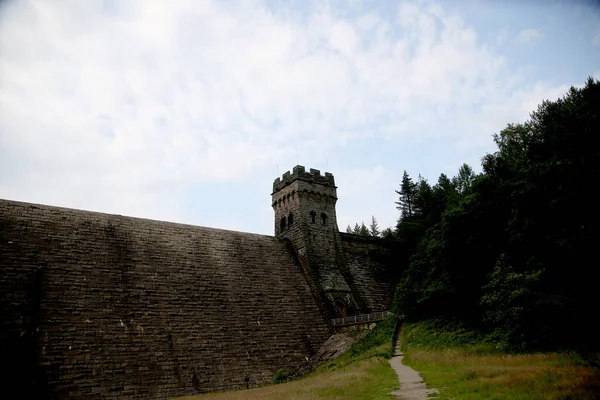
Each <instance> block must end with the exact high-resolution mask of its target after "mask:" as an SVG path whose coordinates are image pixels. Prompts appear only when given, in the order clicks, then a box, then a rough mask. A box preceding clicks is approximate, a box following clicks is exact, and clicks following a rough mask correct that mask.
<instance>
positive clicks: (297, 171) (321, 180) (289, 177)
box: [273, 165, 337, 193]
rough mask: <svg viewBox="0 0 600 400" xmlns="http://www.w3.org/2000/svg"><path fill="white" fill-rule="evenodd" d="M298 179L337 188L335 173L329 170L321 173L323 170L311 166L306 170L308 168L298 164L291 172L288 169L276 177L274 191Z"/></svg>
mask: <svg viewBox="0 0 600 400" xmlns="http://www.w3.org/2000/svg"><path fill="white" fill-rule="evenodd" d="M297 180H302V181H305V182H310V183H317V184H319V185H323V186H329V187H332V188H337V187H336V186H335V181H334V179H333V175H332V174H330V173H329V172H325V175H321V171H319V170H318V169H313V168H311V169H310V170H309V172H306V168H304V166H302V165H296V166H295V167H294V168H293V169H292V172H291V173H290V171H287V172H286V173H284V174H283V176H282V177H281V178H277V179H275V181H274V182H273V193H275V192H277V191H278V190H281V189H283V188H284V187H286V186H288V185H289V184H291V183H292V182H294V181H297Z"/></svg>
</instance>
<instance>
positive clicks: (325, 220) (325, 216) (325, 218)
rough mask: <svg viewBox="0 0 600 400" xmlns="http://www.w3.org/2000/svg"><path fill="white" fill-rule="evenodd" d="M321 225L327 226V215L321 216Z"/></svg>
mask: <svg viewBox="0 0 600 400" xmlns="http://www.w3.org/2000/svg"><path fill="white" fill-rule="evenodd" d="M321 225H327V215H325V214H321Z"/></svg>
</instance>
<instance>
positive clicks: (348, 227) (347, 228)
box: [346, 225, 354, 233]
mask: <svg viewBox="0 0 600 400" xmlns="http://www.w3.org/2000/svg"><path fill="white" fill-rule="evenodd" d="M346 233H354V232H353V231H352V228H350V225H348V226H347V227H346Z"/></svg>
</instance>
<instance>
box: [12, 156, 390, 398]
mask: <svg viewBox="0 0 600 400" xmlns="http://www.w3.org/2000/svg"><path fill="white" fill-rule="evenodd" d="M273 190H274V192H273V194H272V196H273V203H272V205H273V209H274V211H275V233H276V237H271V236H264V235H255V234H249V233H241V232H232V231H225V230H220V229H212V228H204V227H198V226H190V225H183V224H175V223H168V222H160V221H151V220H146V219H139V218H131V217H123V216H119V215H108V214H101V213H94V212H87V211H80V210H71V209H66V208H58V207H51V206H43V205H36V204H28V203H20V202H16V201H8V200H0V367H1V368H2V370H1V371H0V390H1V391H2V393H11V391H13V390H14V392H17V393H19V394H20V397H23V398H60V399H62V398H109V399H112V398H115V399H116V398H119V399H141V398H144V399H145V398H165V397H172V396H180V395H186V394H194V393H199V392H207V391H217V390H226V389H235V388H245V387H246V386H247V385H248V386H250V387H252V386H257V385H260V384H268V383H271V382H272V379H273V375H274V373H275V372H276V371H277V370H278V369H280V368H281V369H284V370H286V371H287V372H288V373H291V374H295V373H297V372H301V371H306V370H309V369H310V367H311V365H317V364H318V363H319V359H322V358H323V357H325V356H326V355H323V354H320V355H319V356H318V357H316V359H315V360H314V361H315V362H314V364H311V365H307V358H308V360H311V359H312V358H314V356H315V352H316V351H317V349H319V348H320V346H321V345H322V344H323V343H324V342H325V341H326V340H327V338H328V337H329V333H330V328H331V326H330V321H329V318H333V317H336V316H344V315H354V314H359V313H369V312H372V311H383V310H386V309H388V308H389V306H390V304H391V301H392V297H393V293H394V286H395V283H396V281H397V277H398V274H399V268H398V267H399V266H397V265H396V264H395V262H394V261H395V256H394V251H395V248H396V247H395V246H396V244H395V243H392V242H389V241H384V240H376V239H365V238H362V237H360V236H356V235H346V234H340V233H339V231H338V226H337V218H336V213H335V204H336V201H337V194H336V186H335V182H334V178H333V175H331V174H330V173H325V174H324V175H321V173H320V171H318V170H314V169H311V170H310V171H309V172H306V171H305V169H304V167H302V166H296V167H294V169H293V171H292V173H289V172H287V173H285V174H284V175H283V177H282V178H281V179H279V178H278V179H276V180H275V182H274V183H273ZM327 348H328V347H324V349H327ZM323 351H326V350H323ZM322 356H323V357H322ZM325 358H326V357H325Z"/></svg>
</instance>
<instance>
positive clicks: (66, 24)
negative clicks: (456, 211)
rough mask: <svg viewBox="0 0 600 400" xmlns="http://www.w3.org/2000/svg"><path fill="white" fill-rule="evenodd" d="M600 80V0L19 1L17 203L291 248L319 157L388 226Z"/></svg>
mask: <svg viewBox="0 0 600 400" xmlns="http://www.w3.org/2000/svg"><path fill="white" fill-rule="evenodd" d="M589 76H593V77H596V78H600V2H598V1H592V0H590V1H567V0H565V1H552V0H546V1H542V0H537V1H536V0H530V1H527V0H525V1H516V0H503V1H492V0H490V1H485V0H460V1H459V0H445V1H440V2H435V1H389V2H385V1H359V0H347V1H333V0H332V1H314V2H310V1H306V0H298V1H284V0H270V1H250V0H248V1H226V0H218V1H210V0H207V1H202V0H190V1H184V0H181V1H180V0H171V1H164V0H137V1H136V0H122V1H118V0H86V1H75V0H73V1H69V0H58V1H46V0H37V1H34V0H18V1H17V0H14V1H11V0H8V1H6V0H5V1H2V2H0V198H3V199H10V200H19V201H26V202H32V203H41V204H48V205H54V206H61V207H69V208H78V209H84V210H91V211H99V212H106V213H111V214H121V215H128V216H135V217H142V218H150V219H156V220H165V221H173V222H180V223H186V224H192V225H201V226H209V227H216V228H223V229H231V230H237V231H244V232H254V233H260V234H266V235H272V234H273V230H274V221H273V210H272V209H271V191H272V185H273V180H274V179H275V178H277V177H278V176H280V175H282V174H283V173H284V172H286V171H288V170H291V169H292V168H293V166H294V165H296V164H300V165H304V166H305V167H306V168H307V170H308V169H309V168H315V169H319V170H320V171H321V173H324V172H326V171H327V172H331V173H332V174H333V175H334V177H335V181H336V185H337V186H338V202H337V219H338V226H339V228H340V230H342V231H343V230H345V228H346V226H347V225H349V224H350V225H354V223H356V222H361V221H364V222H365V223H367V224H368V223H369V221H370V219H371V217H372V216H375V217H376V218H377V221H378V223H379V226H380V228H386V227H390V226H394V225H395V224H396V221H397V219H398V217H399V211H398V210H396V208H395V207H396V205H395V204H394V202H395V201H397V199H398V195H397V194H396V193H395V191H396V190H398V189H399V184H400V181H401V178H402V174H403V171H405V170H406V171H407V172H408V173H409V174H410V176H411V177H413V179H414V180H416V179H417V177H418V176H419V174H420V175H421V176H422V177H423V178H425V179H427V180H428V181H429V182H430V183H435V182H436V181H437V179H438V177H439V175H440V174H441V173H445V174H447V175H449V176H454V175H455V174H456V172H457V171H458V168H459V167H460V165H461V164H463V163H468V164H469V165H471V166H472V167H473V168H474V169H475V170H476V171H480V170H481V167H480V161H481V158H482V157H483V156H484V155H485V154H486V153H490V152H493V151H495V145H494V142H493V134H494V133H498V132H499V131H500V130H502V129H503V128H504V127H506V125H507V124H509V123H519V122H524V121H525V120H526V119H527V118H528V116H529V113H530V112H532V111H534V110H535V109H536V108H537V105H538V104H540V103H541V102H542V100H544V99H549V100H556V99H557V98H559V97H561V96H563V95H564V94H565V93H566V91H567V90H568V88H569V87H570V86H582V85H583V84H584V83H585V80H586V79H587V78H588V77H589Z"/></svg>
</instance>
